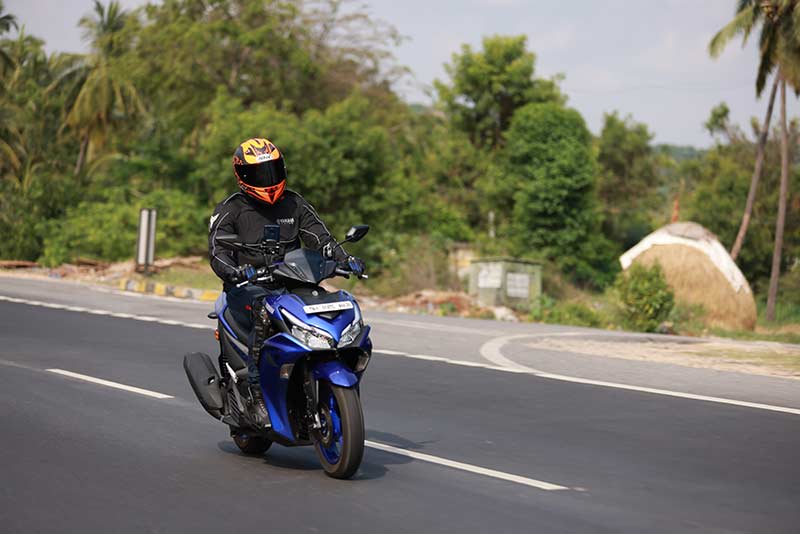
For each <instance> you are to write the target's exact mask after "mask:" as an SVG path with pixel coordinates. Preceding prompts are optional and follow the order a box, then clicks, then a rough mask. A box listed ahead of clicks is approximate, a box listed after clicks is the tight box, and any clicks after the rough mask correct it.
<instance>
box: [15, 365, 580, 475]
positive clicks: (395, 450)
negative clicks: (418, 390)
mask: <svg viewBox="0 0 800 534" xmlns="http://www.w3.org/2000/svg"><path fill="white" fill-rule="evenodd" d="M8 363H13V362H8ZM46 371H48V372H50V373H55V374H58V375H62V376H66V377H69V378H75V379H78V380H83V381H86V382H91V383H93V384H99V385H101V386H107V387H111V388H114V389H121V390H123V391H129V392H131V393H138V394H139V395H144V396H146V397H152V398H155V399H172V398H174V397H173V396H172V395H166V394H164V393H159V392H157V391H150V390H149V389H142V388H137V387H133V386H128V385H126V384H120V383H118V382H111V381H110V380H104V379H102V378H95V377H93V376H88V375H83V374H80V373H73V372H72V371H65V370H64V369H46ZM364 445H366V446H367V447H371V448H373V449H377V450H380V451H384V452H388V453H391V454H398V455H400V456H406V457H408V458H413V459H415V460H420V461H423V462H428V463H432V464H436V465H442V466H445V467H449V468H452V469H458V470H461V471H466V472H468V473H474V474H476V475H483V476H486V477H491V478H496V479H499V480H505V481H507V482H513V483H515V484H522V485H524V486H530V487H532V488H537V489H540V490H544V491H557V490H568V489H570V488H568V487H566V486H561V485H559V484H553V483H552V482H545V481H543V480H536V479H534V478H528V477H523V476H520V475H515V474H512V473H505V472H503V471H496V470H494V469H488V468H486V467H481V466H478V465H471V464H466V463H463V462H457V461H455V460H449V459H447V458H442V457H439V456H433V455H430V454H424V453H421V452H417V451H411V450H408V449H402V448H400V447H394V446H392V445H387V444H385V443H379V442H377V441H370V440H365V441H364Z"/></svg>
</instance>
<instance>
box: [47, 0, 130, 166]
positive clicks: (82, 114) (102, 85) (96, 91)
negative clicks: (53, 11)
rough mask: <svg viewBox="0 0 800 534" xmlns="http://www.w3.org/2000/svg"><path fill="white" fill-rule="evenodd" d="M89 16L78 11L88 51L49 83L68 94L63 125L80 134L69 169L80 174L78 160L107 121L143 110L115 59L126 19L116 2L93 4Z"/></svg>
mask: <svg viewBox="0 0 800 534" xmlns="http://www.w3.org/2000/svg"><path fill="white" fill-rule="evenodd" d="M94 15H95V16H94V18H93V17H90V16H84V17H82V18H81V20H80V22H79V25H80V26H81V27H82V28H84V30H85V32H84V38H85V39H87V40H89V41H90V42H91V45H92V53H91V54H90V55H89V56H87V57H86V58H85V60H83V61H77V62H76V63H75V64H74V66H73V68H71V69H68V70H66V71H65V72H64V73H63V74H62V75H61V76H60V77H59V78H58V79H57V80H56V81H55V82H54V83H53V85H52V86H51V90H56V89H61V90H64V89H66V91H68V92H69V93H72V94H74V95H75V96H74V99H73V100H72V102H71V103H70V105H69V111H68V112H67V114H66V117H65V119H64V124H63V126H62V129H63V128H71V129H72V130H74V131H76V132H77V134H78V136H79V137H80V151H79V153H78V158H77V161H76V162H75V170H74V174H75V175H78V174H80V172H81V170H82V169H83V165H84V162H85V161H86V159H87V157H88V156H90V155H91V153H92V152H93V151H94V149H96V148H99V147H102V146H103V145H104V144H105V142H106V138H107V136H108V131H109V128H110V127H111V123H112V122H119V121H121V120H125V119H128V118H131V117H133V116H135V115H142V114H144V111H145V110H144V104H143V103H142V100H141V98H140V96H139V92H138V90H137V88H136V86H135V85H134V84H133V83H132V82H131V80H130V79H129V77H128V74H127V73H126V72H125V69H124V66H123V65H120V64H119V63H118V62H116V61H115V60H116V59H117V58H118V57H119V56H120V55H121V53H122V52H123V51H124V49H125V44H126V43H125V42H124V40H123V38H122V37H123V35H122V29H123V28H124V27H125V23H126V21H127V19H128V14H127V13H126V12H125V11H123V10H122V9H121V7H120V5H119V2H117V1H115V0H113V1H111V2H110V3H109V4H108V7H105V6H104V5H103V4H102V3H100V1H99V0H95V3H94Z"/></svg>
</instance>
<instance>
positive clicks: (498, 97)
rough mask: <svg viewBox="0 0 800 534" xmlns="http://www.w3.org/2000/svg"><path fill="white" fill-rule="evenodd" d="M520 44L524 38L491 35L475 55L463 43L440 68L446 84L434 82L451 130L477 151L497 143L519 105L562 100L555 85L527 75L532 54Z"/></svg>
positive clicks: (532, 62)
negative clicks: (469, 142)
mask: <svg viewBox="0 0 800 534" xmlns="http://www.w3.org/2000/svg"><path fill="white" fill-rule="evenodd" d="M526 44H527V39H526V37H525V36H524V35H520V36H513V37H507V36H502V35H494V36H491V37H485V38H484V39H483V49H482V50H481V51H474V50H472V47H470V46H469V45H464V46H462V47H461V53H456V54H453V57H452V62H451V63H450V64H448V65H445V70H446V71H447V74H448V76H449V77H450V84H446V83H444V82H441V81H438V80H437V81H436V82H435V84H434V85H435V87H436V90H437V92H438V94H439V99H440V101H441V102H442V105H443V106H444V110H445V112H446V113H447V115H448V116H449V117H450V119H451V120H452V122H453V124H454V125H455V127H456V128H458V129H460V130H461V131H463V132H465V133H466V134H467V135H468V136H469V138H470V140H471V141H472V143H473V144H474V145H475V146H477V147H479V149H481V150H486V149H487V148H491V147H495V146H497V145H498V144H500V142H501V141H502V135H503V132H504V131H506V129H507V128H508V126H509V124H510V123H511V119H512V117H513V116H514V113H515V112H516V110H517V109H519V108H520V107H522V106H524V105H526V104H530V103H532V102H558V103H561V104H563V103H564V101H565V100H566V98H565V97H564V96H563V95H562V94H561V91H560V90H559V89H558V86H557V84H556V82H555V81H553V80H542V79H535V78H534V77H533V71H534V63H535V62H536V55H535V54H534V53H533V52H529V51H528V50H527V49H526Z"/></svg>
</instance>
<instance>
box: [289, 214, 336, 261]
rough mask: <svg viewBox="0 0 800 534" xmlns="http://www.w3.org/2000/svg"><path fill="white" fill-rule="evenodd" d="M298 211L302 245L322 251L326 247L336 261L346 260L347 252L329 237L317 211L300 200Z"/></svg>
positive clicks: (329, 234)
mask: <svg viewBox="0 0 800 534" xmlns="http://www.w3.org/2000/svg"><path fill="white" fill-rule="evenodd" d="M298 210H299V212H300V213H298V221H299V226H300V238H301V239H302V240H303V245H304V246H305V247H306V248H311V249H314V250H319V251H322V250H323V249H324V248H325V247H326V246H327V245H329V246H330V248H331V249H333V257H334V259H336V260H337V261H344V260H346V259H347V252H346V251H345V250H344V248H342V247H337V245H338V243H337V242H336V240H335V239H334V238H333V236H331V233H330V232H329V231H328V227H327V226H325V223H324V222H322V219H320V217H319V215H318V214H317V210H315V209H314V207H313V206H312V205H311V204H309V203H308V202H306V200H305V199H301V200H300V203H299V206H298Z"/></svg>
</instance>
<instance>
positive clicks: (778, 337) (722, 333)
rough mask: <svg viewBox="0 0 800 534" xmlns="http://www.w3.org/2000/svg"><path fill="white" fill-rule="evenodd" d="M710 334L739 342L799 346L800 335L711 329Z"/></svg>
mask: <svg viewBox="0 0 800 534" xmlns="http://www.w3.org/2000/svg"><path fill="white" fill-rule="evenodd" d="M710 333H711V334H712V335H715V336H719V337H727V338H730V339H738V340H741V341H775V342H777V343H793V344H796V345H800V334H795V333H793V332H776V331H759V330H756V331H755V332H749V331H746V330H719V329H712V330H710Z"/></svg>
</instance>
